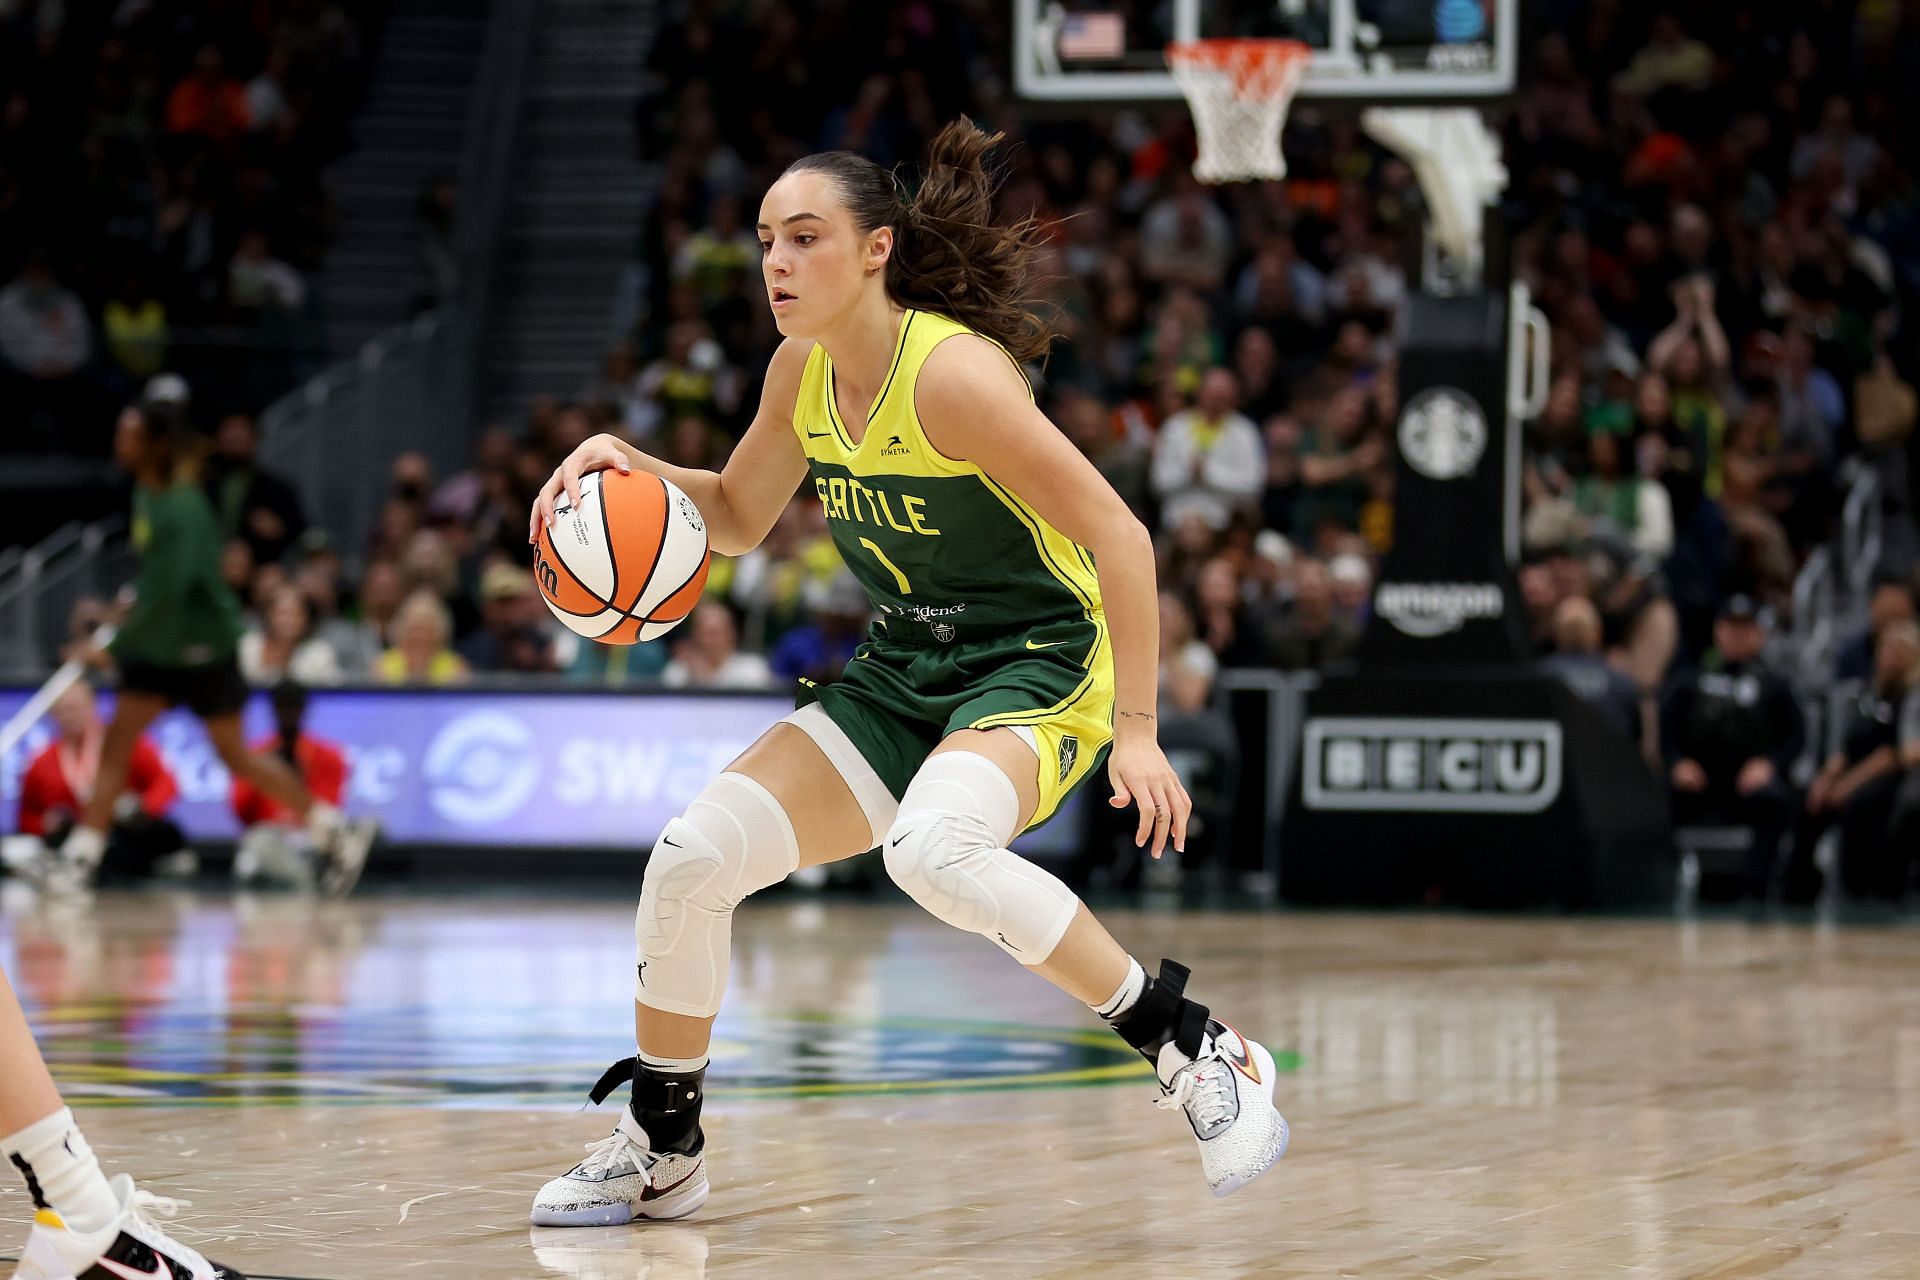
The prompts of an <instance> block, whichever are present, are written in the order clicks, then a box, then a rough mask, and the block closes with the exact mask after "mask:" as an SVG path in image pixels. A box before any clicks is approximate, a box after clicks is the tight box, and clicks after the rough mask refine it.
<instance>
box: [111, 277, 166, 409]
mask: <svg viewBox="0 0 1920 1280" xmlns="http://www.w3.org/2000/svg"><path fill="white" fill-rule="evenodd" d="M100 329H101V336H102V339H103V342H104V345H105V346H106V349H107V354H108V355H109V356H110V357H112V359H113V363H114V366H115V367H116V368H117V369H119V370H120V372H121V373H123V374H125V375H126V376H127V377H128V378H130V379H133V380H135V381H138V382H145V381H146V380H147V379H148V378H151V377H153V376H154V375H155V374H157V373H159V372H160V371H161V370H162V369H164V368H166V362H167V342H168V338H169V332H170V331H169V330H168V328H167V307H166V304H165V303H164V302H162V301H160V299H159V298H157V297H155V296H154V295H153V293H152V292H151V291H150V290H149V289H148V287H147V278H146V276H145V275H144V274H142V273H141V272H139V271H128V272H127V273H126V276H125V278H124V280H123V281H122V283H121V286H120V292H119V293H117V294H115V295H114V296H113V297H112V298H111V299H109V300H108V302H107V305H106V307H105V308H104V309H103V310H102V311H101V313H100Z"/></svg>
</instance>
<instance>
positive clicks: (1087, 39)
mask: <svg viewBox="0 0 1920 1280" xmlns="http://www.w3.org/2000/svg"><path fill="white" fill-rule="evenodd" d="M1126 51H1127V24H1126V20H1125V19H1124V18H1122V17H1121V16H1120V15H1119V14H1117V13H1069V14H1067V15H1066V16H1065V17H1064V18H1063V19H1062V20H1061V23H1060V56H1061V57H1063V58H1118V57H1120V56H1121V55H1122V54H1124V53H1125V52H1126Z"/></svg>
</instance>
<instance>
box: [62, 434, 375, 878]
mask: <svg viewBox="0 0 1920 1280" xmlns="http://www.w3.org/2000/svg"><path fill="white" fill-rule="evenodd" d="M113 451H114V459H115V461H117V462H118V463H119V464H120V465H121V466H122V467H123V468H125V469H126V471H127V472H128V473H129V474H131V475H132V476H133V480H134V490H133V546H134V550H135V551H137V552H138V553H139V554H140V576H139V579H138V581H137V583H136V590H137V593H138V594H137V597H136V599H135V602H134V605H133V607H132V609H131V611H129V613H128V614H127V616H126V618H125V620H124V621H123V622H122V623H121V626H120V630H119V634H117V635H116V636H115V637H114V638H113V641H112V643H111V644H110V646H109V650H110V653H111V655H112V657H113V660H114V662H115V663H116V665H117V666H118V667H119V669H120V692H119V696H118V697H117V698H116V699H115V702H114V707H113V719H112V721H111V722H109V724H108V725H107V734H106V740H105V742H104V743H103V744H102V746H101V749H100V767H99V772H98V774H97V775H96V777H95V779H94V786H93V790H92V792H91V793H90V794H89V795H88V797H87V801H86V809H85V812H83V813H82V814H81V815H80V821H79V822H78V823H77V824H75V826H74V828H73V830H72V832H71V833H69V834H68V836H67V839H66V841H65V842H64V843H63V844H62V845H61V846H60V848H59V850H58V851H57V852H51V853H49V854H47V855H46V856H45V857H43V858H42V859H41V860H40V861H39V862H38V863H37V864H35V866H34V867H32V868H31V869H30V874H31V875H32V877H33V878H34V879H36V880H38V881H39V882H40V883H41V885H42V886H43V887H45V888H48V889H50V890H54V891H60V890H73V889H79V888H84V887H85V886H86V885H88V884H89V883H91V881H92V878H93V875H94V872H95V870H96V869H97V868H98V867H99V864H100V858H101V855H102V854H103V853H104V852H105V850H106V841H107V830H108V828H109V826H110V825H111V823H112V818H113V801H114V798H115V797H116V796H118V795H119V794H120V791H121V788H122V787H123V786H124V785H125V780H126V772H127V761H128V758H129V755H130V754H131V752H132V750H133V744H134V743H135V742H136V741H137V740H138V739H139V737H140V735H141V734H142V733H143V732H145V731H146V728H147V726H148V725H150V724H151V723H153V721H154V719H155V718H156V717H158V716H159V715H160V714H161V713H162V712H163V711H165V710H167V709H168V708H169V707H175V706H184V707H186V708H187V709H188V710H189V711H191V712H193V714H194V715H196V716H198V717H199V718H200V720H201V721H202V723H204V724H205V726H206V731H207V737H208V738H209V739H210V740H211V741H212V743H213V747H214V750H215V751H217V752H218V753H219V755H220V760H221V762H222V763H224V764H225V765H226V766H227V768H228V769H229V770H231V771H232V772H233V773H234V775H235V776H236V777H240V778H244V779H246V780H247V781H248V782H250V783H252V784H253V785H254V786H256V787H258V788H259V789H260V790H261V791H264V792H266V793H267V794H268V795H270V796H272V797H273V798H274V799H276V800H278V801H280V802H281V803H282V804H285V805H286V806H287V807H288V808H290V809H292V810H293V811H294V812H296V813H298V814H300V815H301V816H302V818H303V819H305V820H306V822H307V823H308V826H309V828H310V829H311V830H312V832H313V835H314V839H315V843H316V845H317V846H318V848H319V850H320V854H321V857H322V860H323V866H322V873H321V883H322V884H323V886H324V887H325V888H326V889H327V890H328V891H329V892H332V893H335V894H339V893H345V892H346V891H347V890H349V889H351V888H352V887H353V884H354V882H355V881H357V880H358V879H359V877H360V871H361V869H362V868H363V867H364V866H365V865H366V859H367V850H368V847H369V846H370V845H371V844H372V841H373V834H374V832H373V827H372V824H371V823H367V822H349V821H347V820H346V819H345V818H344V817H343V816H342V815H341V813H340V812H339V810H337V809H335V808H334V807H333V806H331V805H326V804H321V803H317V802H315V800H314V799H313V797H312V796H311V795H310V794H308V792H307V788H306V785H305V784H304V783H302V782H301V780H300V778H299V775H297V774H295V773H294V772H293V770H291V769H290V768H288V767H287V765H286V763H285V762H284V761H281V760H279V759H277V758H275V757H273V756H270V755H267V754H264V753H262V752H258V751H250V750H248V749H247V745H246V740H245V738H244V736H243V734H242V731H241V727H240V708H241V706H242V705H243V704H244V703H245V702H246V700H247V693H248V690H247V685H246V681H245V680H244V679H243V678H242V677H241V675H240V664H239V660H238V654H237V649H238V645H239V641H240V629H241V621H240V602H239V601H238V600H236V599H234V596H233V592H232V591H230V590H229V589H228V588H227V585H226V583H225V582H223V581H222V580H221V578H220V532H219V526H218V525H217V524H216V523H215V521H214V517H213V510H212V508H211V507H209V506H208V505H207V499H206V495H205V494H203V493H202V492H201V491H200V485H199V471H200V460H201V456H202V452H203V450H202V442H201V441H199V440H198V439H196V438H195V437H193V436H192V434H191V433H190V432H189V430H188V428H187V425H186V423H185V422H184V421H183V420H182V419H181V418H180V416H179V413H178V411H177V410H176V409H175V408H174V407H173V406H172V405H170V404H162V403H144V404H138V405H134V406H132V407H129V408H128V409H126V410H125V411H124V412H123V413H122V414H121V415H120V421H119V424H118V426H117V427H116V428H115V431H114V443H113Z"/></svg>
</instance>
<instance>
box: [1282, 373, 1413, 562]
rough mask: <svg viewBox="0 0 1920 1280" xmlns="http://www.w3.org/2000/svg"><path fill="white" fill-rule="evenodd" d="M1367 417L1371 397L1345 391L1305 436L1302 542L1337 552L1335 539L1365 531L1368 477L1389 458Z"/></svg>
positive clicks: (1298, 537) (1297, 515)
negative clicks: (1362, 528) (1331, 539)
mask: <svg viewBox="0 0 1920 1280" xmlns="http://www.w3.org/2000/svg"><path fill="white" fill-rule="evenodd" d="M1367 412H1368V410H1367V395H1366V392H1365V391H1363V390H1362V389H1360V388H1359V387H1343V388H1341V389H1340V390H1339V391H1337V392H1335V393H1334V394H1333V395H1332V396H1330V397H1328V398H1327V399H1326V400H1325V401H1324V402H1322V404H1321V405H1320V407H1319V415H1318V420H1317V421H1318V425H1316V426H1315V427H1314V428H1313V429H1312V430H1311V431H1309V432H1307V433H1305V434H1304V435H1303V436H1302V437H1301V442H1300V447H1301V461H1300V483H1301V487H1302V492H1301V493H1300V495H1299V497H1298V498H1297V499H1295V501H1294V504H1293V511H1294V515H1293V530H1292V537H1293V540H1294V541H1295V542H1296V543H1300V544H1302V545H1305V546H1307V547H1310V548H1311V549H1313V550H1314V551H1316V552H1325V551H1329V550H1331V548H1330V547H1329V545H1328V539H1329V537H1330V536H1331V535H1337V534H1340V533H1350V532H1353V531H1355V530H1357V529H1359V527H1360V512H1361V509H1362V508H1363V507H1364V506H1365V505H1366V503H1367V499H1368V496H1369V489H1368V486H1367V479H1366V475H1367V472H1368V471H1369V470H1371V469H1372V468H1374V467H1377V466H1380V465H1381V464H1382V463H1383V462H1384V461H1385V460H1386V457H1387V450H1386V445H1385V443H1384V442H1383V441H1382V440H1381V439H1380V438H1379V437H1378V436H1377V435H1371V434H1369V433H1368V431H1367ZM1281 532H1283V533H1285V532H1287V531H1286V530H1282V531H1281Z"/></svg>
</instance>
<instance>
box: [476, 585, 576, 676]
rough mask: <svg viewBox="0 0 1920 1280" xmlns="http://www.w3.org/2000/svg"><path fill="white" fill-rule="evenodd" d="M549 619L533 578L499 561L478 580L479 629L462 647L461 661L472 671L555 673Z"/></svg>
mask: <svg viewBox="0 0 1920 1280" xmlns="http://www.w3.org/2000/svg"><path fill="white" fill-rule="evenodd" d="M548 616H549V615H548V614H547V609H546V606H545V605H543V604H541V602H540V593H539V592H538V591H537V590H536V589H535V587H534V585H533V575H532V574H530V573H528V572H527V570H526V569H525V568H521V567H517V566H514V565H510V564H507V563H505V562H503V561H499V560H495V561H494V562H492V563H491V564H489V565H488V566H487V567H486V570H485V571H484V572H483V573H482V574H481V575H480V629H479V630H478V631H475V632H474V633H473V634H472V635H470V636H468V637H467V638H466V640H465V641H463V642H462V643H461V645H460V656H461V658H462V659H464V660H465V662H466V664H467V666H468V668H469V669H471V670H474V671H517V672H522V673H534V672H539V673H545V672H551V671H555V670H557V669H558V668H557V667H556V666H555V663H554V651H553V639H552V637H551V636H549V635H548V634H547V632H546V629H545V627H544V625H543V624H544V623H545V621H546V619H547V617H548Z"/></svg>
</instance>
